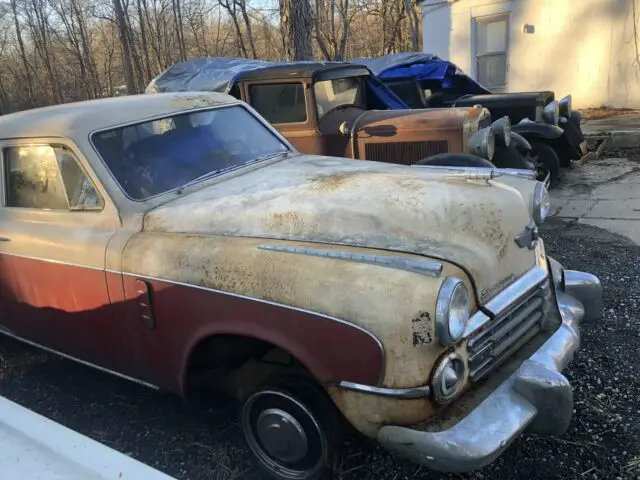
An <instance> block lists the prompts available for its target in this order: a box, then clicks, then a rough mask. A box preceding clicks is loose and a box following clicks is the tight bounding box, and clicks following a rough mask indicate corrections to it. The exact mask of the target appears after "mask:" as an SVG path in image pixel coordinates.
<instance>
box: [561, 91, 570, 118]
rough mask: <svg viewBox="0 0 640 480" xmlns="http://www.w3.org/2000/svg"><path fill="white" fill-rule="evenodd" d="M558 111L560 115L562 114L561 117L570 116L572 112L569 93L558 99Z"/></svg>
mask: <svg viewBox="0 0 640 480" xmlns="http://www.w3.org/2000/svg"><path fill="white" fill-rule="evenodd" d="M559 111H560V115H562V116H563V117H566V118H569V117H571V114H572V113H573V107H572V101H571V95H567V96H566V97H564V98H563V99H562V100H560V102H559Z"/></svg>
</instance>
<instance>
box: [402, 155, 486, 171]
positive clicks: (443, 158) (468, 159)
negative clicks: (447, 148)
mask: <svg viewBox="0 0 640 480" xmlns="http://www.w3.org/2000/svg"><path fill="white" fill-rule="evenodd" d="M414 165H434V166H436V165H438V166H445V167H482V168H495V165H494V164H493V163H491V162H490V161H489V160H487V159H485V158H482V157H478V156H477V155H471V154H469V153H439V154H437V155H432V156H430V157H427V158H423V159H422V160H420V161H418V162H416V163H415V164H414Z"/></svg>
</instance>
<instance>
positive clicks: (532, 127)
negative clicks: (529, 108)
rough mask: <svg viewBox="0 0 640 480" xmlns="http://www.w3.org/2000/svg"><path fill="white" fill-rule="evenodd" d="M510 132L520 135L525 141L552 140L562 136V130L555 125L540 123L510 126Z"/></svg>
mask: <svg viewBox="0 0 640 480" xmlns="http://www.w3.org/2000/svg"><path fill="white" fill-rule="evenodd" d="M511 131H513V132H515V133H518V134H520V135H522V136H523V137H524V138H526V139H527V140H529V141H531V140H536V139H539V140H554V139H556V138H560V137H561V136H562V135H563V134H564V130H562V128H560V127H558V126H557V125H550V124H548V123H542V122H526V123H517V124H515V125H512V126H511Z"/></svg>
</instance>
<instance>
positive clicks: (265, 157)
mask: <svg viewBox="0 0 640 480" xmlns="http://www.w3.org/2000/svg"><path fill="white" fill-rule="evenodd" d="M289 153H291V151H290V150H287V151H286V152H273V153H267V154H266V155H262V156H261V157H258V158H254V159H253V160H251V161H249V162H245V163H242V164H240V165H235V166H233V167H230V168H221V169H218V170H211V171H210V172H207V173H204V174H202V175H200V176H198V177H196V178H194V179H193V180H189V181H188V182H187V183H185V184H184V185H182V186H181V187H180V188H178V189H177V190H176V193H178V194H181V193H182V191H183V190H184V189H185V188H188V187H190V186H191V185H194V184H196V183H198V182H202V181H203V180H206V179H208V178H210V177H213V176H215V175H217V174H219V173H224V172H230V171H232V170H237V169H238V168H242V167H246V166H247V165H252V164H254V163H256V162H261V161H262V160H268V159H270V158H275V157H278V156H280V155H288V154H289Z"/></svg>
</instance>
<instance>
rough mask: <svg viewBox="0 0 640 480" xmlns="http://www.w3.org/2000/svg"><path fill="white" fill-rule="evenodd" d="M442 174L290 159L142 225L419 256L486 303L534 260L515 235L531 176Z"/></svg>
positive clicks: (159, 211) (524, 216)
mask: <svg viewBox="0 0 640 480" xmlns="http://www.w3.org/2000/svg"><path fill="white" fill-rule="evenodd" d="M444 172H446V169H445V170H443V173H441V174H440V173H439V172H438V170H437V169H428V170H427V169H417V168H413V167H400V166H394V165H384V164H380V163H374V162H371V163H370V162H350V161H349V160H345V159H338V158H327V157H307V158H305V159H290V160H284V161H282V162H279V163H277V164H274V165H272V166H271V167H269V169H268V173H267V172H266V171H258V170H256V171H254V172H252V173H247V174H246V175H242V176H238V177H236V178H233V179H229V180H228V181H224V182H219V183H217V184H215V185H211V187H210V188H206V189H202V190H200V191H198V192H195V193H194V194H193V195H190V196H188V197H185V198H183V199H178V200H176V201H175V202H172V203H170V204H167V205H166V206H162V207H158V208H156V209H154V210H152V211H151V212H149V214H148V215H147V217H146V220H145V227H144V228H145V231H147V232H172V233H181V232H199V233H206V234H208V235H236V236H245V237H260V238H273V239H281V240H296V241H304V242H319V243H331V244H343V245H352V246H360V247H371V248H379V249H384V250H394V251H401V252H412V253H415V254H419V255H425V256H429V257H432V258H438V259H442V260H445V261H449V262H453V263H456V264H458V265H464V267H465V269H466V270H467V271H468V272H469V274H470V275H471V277H472V279H473V281H474V282H475V285H476V287H477V289H478V291H479V292H480V298H481V300H482V301H486V300H488V298H489V297H490V296H492V295H493V294H495V293H497V292H495V291H494V290H495V288H496V286H497V285H501V282H503V281H504V279H506V278H507V277H509V276H515V277H518V276H520V275H522V274H523V273H524V272H525V271H527V270H528V269H529V268H530V267H531V266H532V265H533V264H534V261H535V254H534V253H533V252H527V251H524V250H526V249H524V250H523V249H520V248H518V246H517V245H516V243H515V241H514V237H515V235H517V233H519V232H520V231H521V230H522V229H523V227H524V226H525V225H526V224H527V223H528V218H529V215H530V214H529V212H530V208H529V199H528V198H526V196H523V194H521V193H519V192H518V190H517V189H516V188H514V187H515V186H519V187H520V188H523V189H524V190H525V191H526V190H527V189H529V188H530V185H529V184H531V183H533V182H530V181H529V180H526V179H521V178H516V177H509V178H507V177H500V178H499V179H496V180H491V181H490V182H489V183H487V182H473V181H467V182H464V181H463V180H461V181H459V182H456V181H442V178H443V177H444V175H445V173H444ZM503 178H505V180H503ZM507 184H508V185H507ZM363 199H366V201H363ZM382 219H384V221H382Z"/></svg>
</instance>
